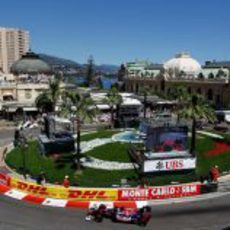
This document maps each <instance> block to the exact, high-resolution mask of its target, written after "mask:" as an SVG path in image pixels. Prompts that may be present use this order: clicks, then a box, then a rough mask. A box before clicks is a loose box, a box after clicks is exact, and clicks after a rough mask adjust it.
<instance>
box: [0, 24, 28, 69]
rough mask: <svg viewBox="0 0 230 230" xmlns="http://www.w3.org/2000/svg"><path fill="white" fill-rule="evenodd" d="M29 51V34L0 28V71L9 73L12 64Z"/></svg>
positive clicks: (23, 31) (18, 30) (19, 30)
mask: <svg viewBox="0 0 230 230" xmlns="http://www.w3.org/2000/svg"><path fill="white" fill-rule="evenodd" d="M28 50H29V32H28V31H25V30H21V29H14V28H3V27H0V70H1V71H2V72H3V73H9V72H10V68H11V66H12V64H13V63H14V62H15V61H17V60H19V59H20V58H21V56H22V55H23V54H24V53H26V52H27V51H28Z"/></svg>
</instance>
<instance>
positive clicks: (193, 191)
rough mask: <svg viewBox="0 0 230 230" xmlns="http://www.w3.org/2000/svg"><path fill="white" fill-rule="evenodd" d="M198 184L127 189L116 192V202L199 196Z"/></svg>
mask: <svg viewBox="0 0 230 230" xmlns="http://www.w3.org/2000/svg"><path fill="white" fill-rule="evenodd" d="M200 186H201V184H200V183H192V184H182V185H169V186H156V187H149V188H143V189H141V188H133V189H132V188H127V189H119V190H118V200H123V201H125V200H126V201H127V200H154V199H167V198H176V197H183V196H194V195H199V194H200Z"/></svg>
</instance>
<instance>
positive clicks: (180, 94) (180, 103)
mask: <svg viewBox="0 0 230 230" xmlns="http://www.w3.org/2000/svg"><path fill="white" fill-rule="evenodd" d="M190 97H191V95H190V94H189V93H188V91H187V89H186V88H185V87H184V86H183V85H178V86H176V87H175V88H174V89H173V90H172V92H171V93H170V94H169V95H167V98H168V99H169V100H176V107H175V110H174V113H175V114H176V115H177V122H178V123H179V121H180V118H181V110H182V109H183V108H184V105H185V104H186V103H187V102H188V101H189V100H190Z"/></svg>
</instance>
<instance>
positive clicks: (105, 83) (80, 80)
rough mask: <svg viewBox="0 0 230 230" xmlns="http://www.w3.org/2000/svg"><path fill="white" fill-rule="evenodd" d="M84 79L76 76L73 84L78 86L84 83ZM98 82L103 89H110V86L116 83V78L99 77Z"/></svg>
mask: <svg viewBox="0 0 230 230" xmlns="http://www.w3.org/2000/svg"><path fill="white" fill-rule="evenodd" d="M85 81H86V80H85V77H81V76H77V77H74V82H75V84H76V85H80V84H82V83H85ZM100 81H101V83H102V88H103V89H110V88H111V86H112V85H113V84H114V83H116V82H117V77H116V76H114V77H100Z"/></svg>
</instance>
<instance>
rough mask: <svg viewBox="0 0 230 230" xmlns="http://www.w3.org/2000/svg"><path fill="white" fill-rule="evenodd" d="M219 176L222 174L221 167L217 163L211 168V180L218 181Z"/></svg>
mask: <svg viewBox="0 0 230 230" xmlns="http://www.w3.org/2000/svg"><path fill="white" fill-rule="evenodd" d="M219 176H220V172H219V167H218V166H217V165H215V167H212V168H211V169H210V177H211V181H212V182H218V178H219Z"/></svg>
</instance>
